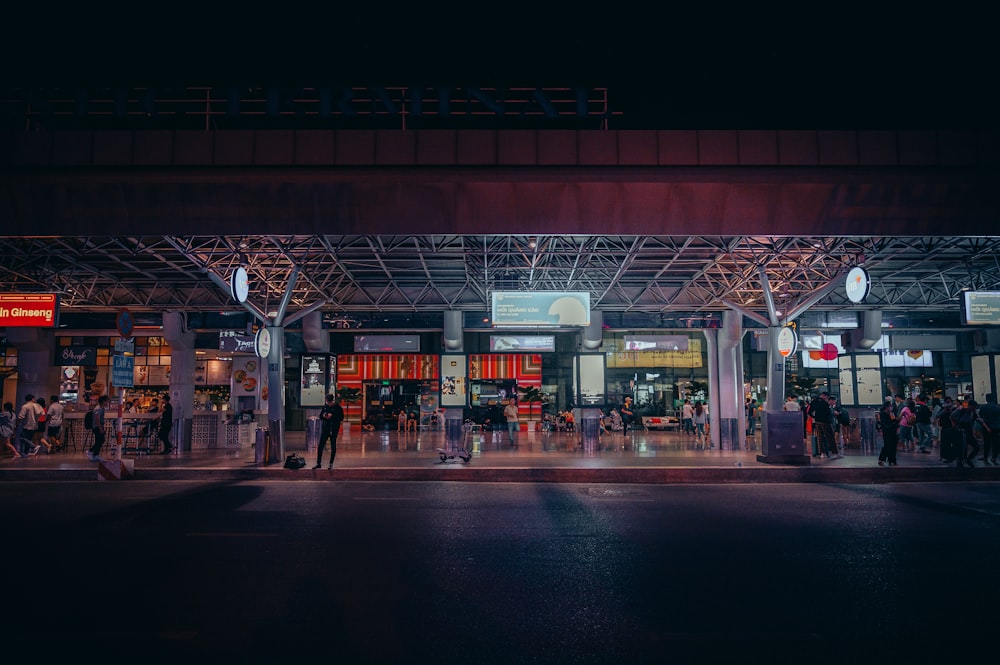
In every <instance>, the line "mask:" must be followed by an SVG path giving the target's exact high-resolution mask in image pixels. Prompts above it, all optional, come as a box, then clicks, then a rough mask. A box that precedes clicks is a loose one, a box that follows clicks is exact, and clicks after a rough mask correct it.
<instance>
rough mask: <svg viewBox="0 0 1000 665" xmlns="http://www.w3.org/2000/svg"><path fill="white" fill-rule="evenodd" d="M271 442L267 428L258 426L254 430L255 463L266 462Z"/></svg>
mask: <svg viewBox="0 0 1000 665" xmlns="http://www.w3.org/2000/svg"><path fill="white" fill-rule="evenodd" d="M269 443H270V437H269V436H268V432H267V429H266V428H264V427H258V428H257V430H256V431H255V432H254V451H253V461H254V464H264V462H265V461H266V460H267V452H268V451H267V448H268V444H269Z"/></svg>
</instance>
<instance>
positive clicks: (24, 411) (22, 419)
mask: <svg viewBox="0 0 1000 665" xmlns="http://www.w3.org/2000/svg"><path fill="white" fill-rule="evenodd" d="M44 413H45V409H43V408H42V407H40V406H39V405H38V403H37V402H36V401H35V396H34V395H31V394H28V395H25V396H24V404H22V405H21V408H20V409H19V410H18V412H17V434H18V436H19V438H20V441H18V448H20V449H21V456H22V457H23V456H26V455H37V454H38V450H39V449H40V448H41V447H42V446H41V444H39V443H38V439H39V437H40V436H41V435H40V434H39V432H38V420H39V418H40V417H41V416H42V415H43V414H44Z"/></svg>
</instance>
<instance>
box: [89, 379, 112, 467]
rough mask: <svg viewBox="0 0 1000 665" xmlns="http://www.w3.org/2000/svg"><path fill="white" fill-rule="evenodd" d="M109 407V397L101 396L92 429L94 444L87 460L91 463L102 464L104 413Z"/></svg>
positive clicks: (95, 409)
mask: <svg viewBox="0 0 1000 665" xmlns="http://www.w3.org/2000/svg"><path fill="white" fill-rule="evenodd" d="M107 406H108V396H107V395H101V396H100V397H98V398H97V406H96V407H95V408H94V413H93V416H92V417H93V420H92V421H91V428H92V430H93V432H94V444H93V445H92V446H91V447H90V450H88V451H87V459H89V460H90V461H91V462H101V461H103V460H102V459H101V448H103V447H104V411H105V409H106V408H107Z"/></svg>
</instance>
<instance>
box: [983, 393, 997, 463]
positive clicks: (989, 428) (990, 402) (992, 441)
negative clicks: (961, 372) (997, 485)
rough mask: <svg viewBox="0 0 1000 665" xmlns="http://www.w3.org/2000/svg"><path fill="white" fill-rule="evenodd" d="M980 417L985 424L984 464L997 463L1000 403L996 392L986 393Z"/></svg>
mask: <svg viewBox="0 0 1000 665" xmlns="http://www.w3.org/2000/svg"><path fill="white" fill-rule="evenodd" d="M979 418H980V419H981V420H982V424H983V456H982V458H981V460H982V462H983V464H992V465H993V466H996V465H997V457H1000V404H997V396H996V393H989V394H987V395H986V404H984V405H983V406H982V408H981V409H979Z"/></svg>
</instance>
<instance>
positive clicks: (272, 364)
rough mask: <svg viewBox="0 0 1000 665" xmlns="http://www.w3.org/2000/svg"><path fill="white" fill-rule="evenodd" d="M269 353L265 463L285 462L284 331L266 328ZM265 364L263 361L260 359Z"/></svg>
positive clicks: (272, 327)
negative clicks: (268, 454) (267, 444)
mask: <svg viewBox="0 0 1000 665" xmlns="http://www.w3.org/2000/svg"><path fill="white" fill-rule="evenodd" d="M267 330H268V332H269V333H271V352H270V353H269V354H268V356H267V359H266V362H267V427H268V432H269V434H270V437H271V448H270V450H271V456H270V457H269V458H268V459H267V462H284V461H285V436H284V433H285V329H284V328H282V327H281V326H268V327H267ZM261 362H265V359H263V358H262V359H261Z"/></svg>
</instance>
